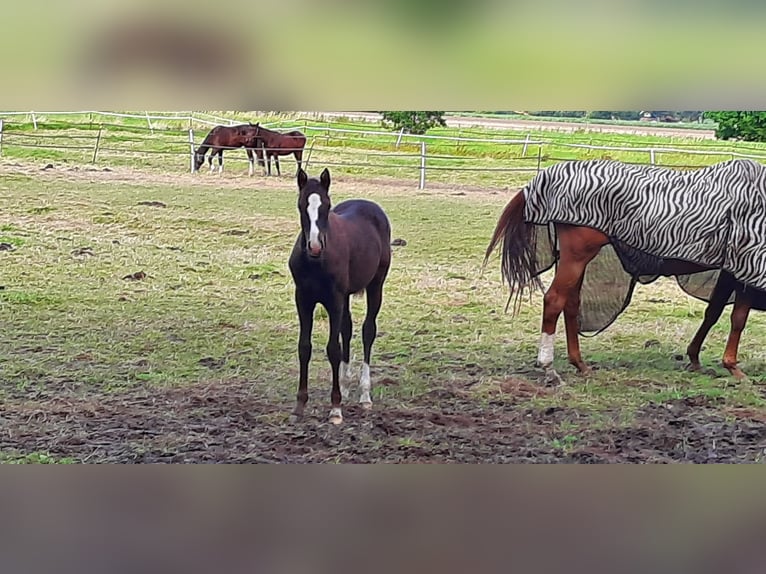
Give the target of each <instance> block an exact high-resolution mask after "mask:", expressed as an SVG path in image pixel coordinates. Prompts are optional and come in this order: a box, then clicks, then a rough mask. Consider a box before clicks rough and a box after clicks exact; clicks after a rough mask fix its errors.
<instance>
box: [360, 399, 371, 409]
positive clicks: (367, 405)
mask: <svg viewBox="0 0 766 574" xmlns="http://www.w3.org/2000/svg"><path fill="white" fill-rule="evenodd" d="M359 406H360V407H362V408H363V409H364V410H366V411H369V410H372V401H369V402H368V401H359Z"/></svg>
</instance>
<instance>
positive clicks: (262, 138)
mask: <svg viewBox="0 0 766 574" xmlns="http://www.w3.org/2000/svg"><path fill="white" fill-rule="evenodd" d="M254 137H255V138H257V140H256V142H255V143H254V144H251V145H255V146H256V149H258V150H259V151H260V154H261V155H259V156H258V165H260V166H261V167H264V163H263V155H265V156H266V161H267V162H268V174H269V175H271V158H272V157H273V158H274V165H276V168H277V175H282V173H281V171H280V169H279V156H280V155H290V154H293V155H294V156H295V161H296V163H297V164H298V169H301V161H302V160H303V148H304V147H305V146H306V136H305V135H303V134H302V133H301V132H299V131H297V130H294V131H291V132H287V133H284V134H283V133H279V132H275V131H273V130H269V129H266V128H264V127H263V126H262V125H260V123H256V124H255V132H254ZM264 173H265V169H264Z"/></svg>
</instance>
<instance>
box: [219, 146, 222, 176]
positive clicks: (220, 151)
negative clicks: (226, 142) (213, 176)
mask: <svg viewBox="0 0 766 574" xmlns="http://www.w3.org/2000/svg"><path fill="white" fill-rule="evenodd" d="M222 173H223V149H220V150H218V175H220V174H222Z"/></svg>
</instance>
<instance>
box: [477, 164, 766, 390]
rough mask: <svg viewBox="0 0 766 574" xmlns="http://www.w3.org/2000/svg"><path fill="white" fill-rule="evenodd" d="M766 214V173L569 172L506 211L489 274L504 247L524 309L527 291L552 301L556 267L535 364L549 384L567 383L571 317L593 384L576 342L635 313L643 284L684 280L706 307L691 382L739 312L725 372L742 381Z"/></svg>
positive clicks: (617, 167)
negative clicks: (716, 329) (557, 345)
mask: <svg viewBox="0 0 766 574" xmlns="http://www.w3.org/2000/svg"><path fill="white" fill-rule="evenodd" d="M764 213H766V167H764V166H762V165H761V164H759V163H757V162H753V161H750V160H730V161H725V162H721V163H718V164H715V165H712V166H710V167H706V168H702V169H698V170H694V171H680V170H677V169H672V168H662V167H656V166H634V165H628V164H624V163H621V162H616V161H603V160H591V161H573V162H562V163H559V164H556V165H554V166H551V167H548V168H546V169H544V170H542V171H541V172H540V173H539V174H538V175H537V176H536V177H535V178H534V179H533V180H532V181H531V182H530V183H529V184H527V185H526V186H525V187H524V188H523V189H522V191H521V192H520V193H518V194H517V195H516V196H515V197H514V198H513V199H512V200H511V201H510V202H509V203H508V205H507V206H506V208H505V210H504V211H503V213H502V214H501V215H500V218H499V220H498V222H497V226H496V228H495V231H494V233H493V235H492V238H491V240H490V244H489V246H488V247H487V251H486V253H485V259H484V262H485V264H486V262H487V260H488V259H489V256H490V254H491V253H492V252H493V251H494V250H495V248H496V247H498V246H499V245H500V244H501V243H502V263H501V270H502V274H503V277H504V279H506V280H507V281H508V283H509V284H510V285H511V287H512V288H513V289H514V290H515V292H516V296H517V303H518V302H519V299H518V297H519V296H520V295H521V294H522V293H523V292H524V291H525V290H527V289H529V290H534V289H536V288H539V289H542V283H541V281H540V278H539V275H540V274H541V273H543V272H544V271H546V270H548V269H550V268H551V267H553V266H554V265H555V266H556V272H555V275H554V277H553V282H552V283H551V285H550V287H549V288H548V290H547V292H546V293H545V297H544V300H543V320H542V329H541V331H542V333H541V337H540V345H539V352H538V358H537V363H538V365H539V366H541V367H543V368H544V369H545V371H546V377H547V378H549V379H551V380H554V381H555V380H557V379H558V378H559V377H558V375H557V374H556V372H555V371H554V370H553V369H552V363H553V342H554V337H555V333H556V323H557V321H558V318H559V316H560V315H561V313H562V312H563V314H564V324H565V327H566V339H567V350H568V355H569V362H570V363H571V364H572V365H574V366H575V367H576V368H577V370H578V371H579V372H580V373H587V372H588V371H590V367H589V366H588V365H586V364H585V362H584V361H583V360H582V356H581V354H580V346H579V341H578V334H579V333H581V332H584V331H591V332H596V333H597V332H600V331H602V330H603V329H605V328H606V327H608V326H609V325H610V324H611V323H612V321H614V320H615V319H616V318H617V316H618V315H619V314H620V313H622V311H624V310H625V308H626V307H627V306H628V304H629V303H630V299H631V296H632V293H633V288H634V287H635V284H636V282H640V283H644V284H647V283H651V282H652V281H654V280H656V279H657V278H658V277H660V276H674V277H675V278H676V280H677V281H678V283H679V285H680V286H681V287H682V288H683V289H684V290H685V291H686V292H687V293H689V294H690V295H693V296H695V297H697V298H700V299H702V300H704V301H707V302H708V307H707V309H706V311H705V318H704V321H703V323H702V325H701V326H700V328H699V329H698V331H697V333H696V334H695V336H694V338H693V340H692V342H691V343H690V344H689V346H688V348H687V354H688V355H689V359H690V365H689V368H690V369H691V370H700V362H699V353H700V349H701V347H702V342H703V341H704V339H705V337H706V336H707V334H708V332H709V330H710V329H711V327H712V326H713V325H714V324H715V323H716V321H717V320H718V319H719V317H720V316H721V313H722V312H723V309H724V307H725V306H726V305H727V304H729V303H732V302H733V303H734V308H733V310H732V313H731V328H730V331H729V338H728V341H727V343H726V349H725V351H724V354H723V361H722V362H723V366H724V367H725V368H726V369H728V370H729V372H730V373H731V374H732V375H733V376H734V377H735V378H738V379H741V378H743V377H744V376H745V375H744V373H743V372H742V370H741V369H740V368H739V367H738V365H737V350H738V346H739V342H740V338H741V335H742V331H743V330H744V328H745V324H746V321H747V317H748V314H749V312H750V310H751V309H762V310H763V309H766V220H764V215H763V214H764ZM586 268H587V271H586ZM698 277H699V278H698ZM695 284H696V287H695ZM615 286H616V287H615Z"/></svg>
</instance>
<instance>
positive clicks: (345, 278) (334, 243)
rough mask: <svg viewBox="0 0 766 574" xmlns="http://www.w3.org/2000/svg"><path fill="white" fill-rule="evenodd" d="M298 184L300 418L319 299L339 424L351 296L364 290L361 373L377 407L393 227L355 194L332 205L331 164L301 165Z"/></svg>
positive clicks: (363, 400)
mask: <svg viewBox="0 0 766 574" xmlns="http://www.w3.org/2000/svg"><path fill="white" fill-rule="evenodd" d="M298 190H299V191H298V212H299V213H300V218H301V233H300V234H299V235H298V238H297V240H296V242H295V246H294V247H293V251H292V254H291V255H290V261H289V267H290V272H291V274H292V276H293V281H294V283H295V305H296V307H297V310H298V317H299V320H300V338H299V342H298V358H299V361H300V379H299V383H298V396H297V401H296V404H295V410H294V411H293V418H294V420H299V419H300V418H301V417H302V416H303V411H304V409H305V407H306V403H307V402H308V368H309V361H310V360H311V350H312V347H311V332H312V328H313V323H314V310H315V308H316V306H317V304H322V305H323V306H324V307H325V309H326V310H327V314H328V316H329V319H330V336H329V339H328V341H327V358H328V360H329V361H330V366H331V368H332V391H331V393H330V397H331V400H332V408H331V410H330V422H331V423H334V424H340V423H341V422H343V414H342V411H341V399H342V398H346V397H347V396H348V390H349V385H348V383H349V378H350V358H351V348H350V345H351V334H352V322H351V309H350V298H351V295H352V294H354V293H359V292H361V291H366V292H367V316H366V317H365V320H364V324H363V326H362V343H363V347H364V364H363V365H362V372H361V376H360V379H359V386H360V397H359V402H360V404H361V405H362V406H363V407H364V408H370V407H371V406H372V398H371V397H370V390H371V383H370V356H371V354H372V344H373V342H374V341H375V336H376V334H377V323H376V322H377V316H378V312H379V311H380V307H381V304H382V302H383V284H384V282H385V280H386V277H387V275H388V270H389V267H390V265H391V226H390V223H389V221H388V217H387V216H386V214H385V213H384V212H383V210H382V209H381V208H380V206H379V205H377V204H376V203H373V202H371V201H367V200H364V199H351V200H348V201H344V202H342V203H339V204H338V205H337V206H335V207H334V208H331V202H330V172H329V171H328V170H327V169H325V170H324V171H323V172H322V174H321V175H320V177H319V179H314V178H312V179H309V177H308V176H307V175H306V172H304V171H303V169H301V168H298ZM339 339H342V345H341V341H340V340H339Z"/></svg>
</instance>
